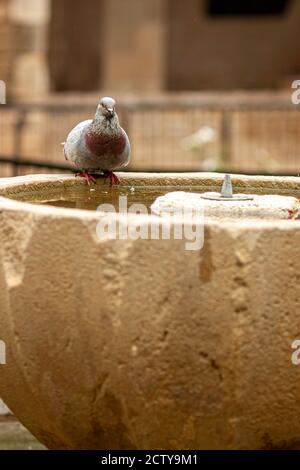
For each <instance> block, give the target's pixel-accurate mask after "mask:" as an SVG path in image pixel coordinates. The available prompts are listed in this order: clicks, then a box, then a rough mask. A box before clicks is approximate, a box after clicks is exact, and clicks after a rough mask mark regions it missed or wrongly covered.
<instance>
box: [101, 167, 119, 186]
mask: <svg viewBox="0 0 300 470" xmlns="http://www.w3.org/2000/svg"><path fill="white" fill-rule="evenodd" d="M104 178H105V179H109V181H110V185H111V186H112V185H113V184H120V178H118V177H117V175H115V173H113V172H112V171H105V172H104Z"/></svg>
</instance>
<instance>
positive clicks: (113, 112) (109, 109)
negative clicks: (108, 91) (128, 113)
mask: <svg viewBox="0 0 300 470" xmlns="http://www.w3.org/2000/svg"><path fill="white" fill-rule="evenodd" d="M107 112H108V115H109V116H110V117H113V115H114V114H115V110H114V108H107Z"/></svg>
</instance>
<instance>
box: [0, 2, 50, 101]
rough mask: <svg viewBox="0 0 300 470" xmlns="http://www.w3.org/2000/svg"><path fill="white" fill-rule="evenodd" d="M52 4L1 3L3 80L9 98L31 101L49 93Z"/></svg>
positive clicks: (0, 23)
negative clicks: (49, 30) (49, 25)
mask: <svg viewBox="0 0 300 470" xmlns="http://www.w3.org/2000/svg"><path fill="white" fill-rule="evenodd" d="M49 20H50V0H0V51H1V54H0V56H1V59H0V79H1V80H4V81H5V82H6V86H7V93H8V97H13V98H15V99H28V98H33V97H36V96H41V95H44V94H45V93H47V92H48V91H49V73H48V63H47V62H48V60H47V49H48V24H49Z"/></svg>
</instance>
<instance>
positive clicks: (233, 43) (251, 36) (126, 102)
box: [0, 0, 300, 175]
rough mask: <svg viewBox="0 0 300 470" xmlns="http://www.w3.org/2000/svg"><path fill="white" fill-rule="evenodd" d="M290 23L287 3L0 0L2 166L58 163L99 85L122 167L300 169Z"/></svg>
mask: <svg viewBox="0 0 300 470" xmlns="http://www.w3.org/2000/svg"><path fill="white" fill-rule="evenodd" d="M299 30H300V2H298V1H295V0H264V1H263V2H262V1H261V0H243V2H241V1H239V0H85V1H78V2H77V1H72V0H0V49H1V52H0V79H1V80H4V81H5V82H6V86H7V104H6V105H2V106H1V108H0V113H1V114H0V116H1V118H0V132H1V141H0V157H1V158H2V160H3V162H5V161H6V159H11V160H13V161H14V164H13V165H11V164H9V163H3V162H2V164H1V165H0V175H11V174H21V173H28V172H32V171H39V172H41V171H50V170H51V167H52V166H53V167H54V166H59V165H60V164H62V165H63V164H64V161H63V157H62V150H61V146H60V142H62V141H63V140H64V139H65V137H66V134H67V132H68V130H69V129H70V128H71V127H73V125H74V124H75V123H76V122H77V121H78V120H80V119H84V118H87V117H89V116H91V115H92V114H93V113H94V110H95V107H96V103H97V100H98V98H99V96H100V95H103V94H112V95H113V96H115V97H116V98H117V99H118V100H119V103H120V106H119V109H120V114H121V119H122V123H123V125H124V127H125V128H126V129H127V130H128V132H129V133H130V136H131V140H132V143H133V158H132V164H131V169H137V170H141V169H147V170H151V169H153V170H158V171H160V170H173V171H177V170H199V171H200V170H222V169H226V170H231V171H240V172H269V173H298V171H299V166H300V165H299V163H300V140H299V131H300V114H299V111H298V107H297V106H296V105H293V104H292V103H291V83H292V81H293V80H294V79H297V78H300V54H299V51H298V47H297V39H298V33H299ZM39 164H41V165H46V164H49V165H48V167H47V168H43V167H41V168H39V167H38V166H37V165H39ZM53 171H54V168H53Z"/></svg>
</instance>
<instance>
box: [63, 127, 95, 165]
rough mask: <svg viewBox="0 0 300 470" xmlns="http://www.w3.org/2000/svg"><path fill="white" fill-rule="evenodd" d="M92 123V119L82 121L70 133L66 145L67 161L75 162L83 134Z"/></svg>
mask: <svg viewBox="0 0 300 470" xmlns="http://www.w3.org/2000/svg"><path fill="white" fill-rule="evenodd" d="M92 122H93V120H92V119H87V120H86V121H82V122H80V123H79V124H77V126H75V127H74V128H73V129H72V130H71V131H70V133H69V135H68V137H67V139H66V142H65V144H64V155H65V159H66V160H70V161H73V159H74V158H75V156H76V154H77V151H78V148H79V146H80V142H81V139H82V133H83V131H84V130H85V129H86V128H87V127H88V126H89V125H90V124H91V123H92Z"/></svg>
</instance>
